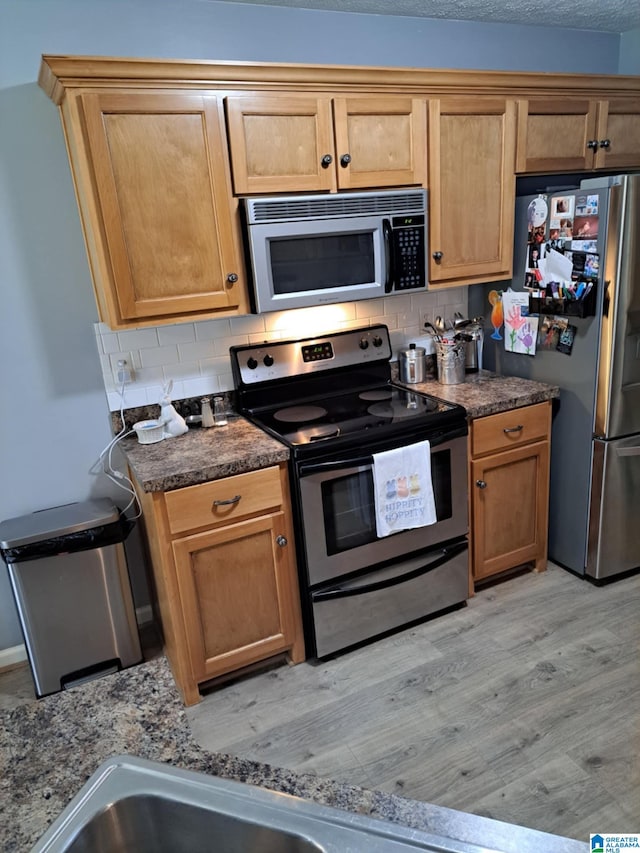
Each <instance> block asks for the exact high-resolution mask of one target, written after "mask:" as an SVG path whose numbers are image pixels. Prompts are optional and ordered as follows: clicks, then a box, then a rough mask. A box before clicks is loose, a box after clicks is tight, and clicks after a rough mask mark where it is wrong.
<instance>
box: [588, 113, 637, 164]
mask: <svg viewBox="0 0 640 853" xmlns="http://www.w3.org/2000/svg"><path fill="white" fill-rule="evenodd" d="M597 140H598V149H597V152H596V155H595V168H596V169H633V168H636V167H638V166H640V98H620V99H619V100H618V99H610V100H608V101H602V102H601V103H600V105H599V111H598V131H597Z"/></svg>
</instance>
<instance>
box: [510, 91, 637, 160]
mask: <svg viewBox="0 0 640 853" xmlns="http://www.w3.org/2000/svg"><path fill="white" fill-rule="evenodd" d="M638 166H640V99H638V98H612V99H610V100H588V99H580V98H565V99H550V98H549V99H545V100H543V99H539V98H532V99H529V100H528V101H520V102H519V103H518V148H517V157H516V171H517V172H520V173H527V172H530V173H535V172H538V173H541V174H544V173H546V172H582V171H585V170H589V171H591V170H592V169H632V168H636V167H638Z"/></svg>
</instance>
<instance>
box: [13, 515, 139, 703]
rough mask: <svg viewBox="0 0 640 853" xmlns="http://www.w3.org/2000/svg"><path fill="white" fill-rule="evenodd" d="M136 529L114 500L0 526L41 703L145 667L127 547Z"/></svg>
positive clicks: (26, 516) (17, 519)
mask: <svg viewBox="0 0 640 853" xmlns="http://www.w3.org/2000/svg"><path fill="white" fill-rule="evenodd" d="M131 527H132V524H131V522H128V521H126V520H125V519H121V517H120V512H119V510H118V508H117V507H116V506H115V505H114V504H113V503H112V502H111V501H110V500H108V499H98V500H90V501H84V502H79V503H72V504H66V505H65V506H59V507H54V508H52V509H45V510H41V511H40V512H34V513H31V514H30V515H24V516H20V517H18V518H10V519H7V520H6V521H3V522H1V523H0V554H1V555H2V558H3V559H4V561H5V562H6V564H7V568H8V570H9V579H10V581H11V586H12V589H13V593H14V596H15V601H16V605H17V608H18V616H19V618H20V624H21V626H22V632H23V634H24V640H25V645H26V648H27V654H28V657H29V663H30V665H31V672H32V674H33V680H34V683H35V691H36V695H37V696H38V697H41V696H46V695H48V694H49V693H57V692H58V691H60V690H63V689H65V688H68V687H72V686H74V685H76V684H79V683H81V682H83V681H88V680H89V679H92V678H97V677H99V676H101V675H106V674H107V673H109V672H116V671H118V670H119V669H124V668H125V667H128V666H132V665H133V664H135V663H139V662H140V661H141V660H142V652H141V649H140V638H139V635H138V626H137V623H136V617H135V611H134V606H133V598H132V595H131V584H130V580H129V572H128V568H127V561H126V556H125V551H124V545H123V543H124V540H125V539H126V537H127V535H128V533H129V531H130V529H131Z"/></svg>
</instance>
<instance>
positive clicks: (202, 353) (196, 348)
mask: <svg viewBox="0 0 640 853" xmlns="http://www.w3.org/2000/svg"><path fill="white" fill-rule="evenodd" d="M214 354H215V346H214V341H212V340H207V341H204V340H203V341H194V342H193V343H189V344H180V345H179V346H178V357H179V359H180V361H200V359H202V358H212V357H213V355H214Z"/></svg>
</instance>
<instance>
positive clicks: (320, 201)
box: [246, 190, 426, 224]
mask: <svg viewBox="0 0 640 853" xmlns="http://www.w3.org/2000/svg"><path fill="white" fill-rule="evenodd" d="M246 201H247V209H248V214H249V221H250V222H251V223H255V224H257V223H260V222H278V221H282V222H284V221H291V220H295V219H333V218H335V217H340V216H367V215H371V216H385V215H386V216H390V215H394V214H408V213H424V212H425V207H426V205H425V192H424V190H413V191H412V190H408V191H406V192H389V193H362V194H355V193H354V194H351V195H349V194H345V195H318V196H286V197H281V198H276V197H272V198H261V199H247V200H246Z"/></svg>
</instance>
